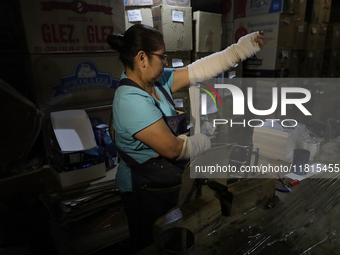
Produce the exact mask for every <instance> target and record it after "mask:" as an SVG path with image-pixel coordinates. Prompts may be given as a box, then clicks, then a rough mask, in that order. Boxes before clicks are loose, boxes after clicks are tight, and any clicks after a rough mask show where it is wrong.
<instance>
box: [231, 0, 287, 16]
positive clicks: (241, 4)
mask: <svg viewBox="0 0 340 255" xmlns="http://www.w3.org/2000/svg"><path fill="white" fill-rule="evenodd" d="M290 6H291V5H290V0H264V1H260V0H255V1H254V0H238V1H237V7H236V18H245V17H251V16H258V15H267V14H271V13H283V12H289V11H291V10H290Z"/></svg>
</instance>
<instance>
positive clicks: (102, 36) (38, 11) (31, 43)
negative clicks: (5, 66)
mask: <svg viewBox="0 0 340 255" xmlns="http://www.w3.org/2000/svg"><path fill="white" fill-rule="evenodd" d="M21 9H22V19H23V23H24V29H25V33H26V38H27V39H26V40H27V44H28V49H29V52H30V53H34V54H40V53H57V52H58V53H60V52H96V51H111V50H112V49H111V48H110V47H109V45H108V44H107V42H106V37H107V35H109V34H111V33H124V31H125V19H124V2H123V1H121V0H112V1H104V0H87V1H86V2H85V1H72V0H55V1H47V0H45V1H25V0H21Z"/></svg>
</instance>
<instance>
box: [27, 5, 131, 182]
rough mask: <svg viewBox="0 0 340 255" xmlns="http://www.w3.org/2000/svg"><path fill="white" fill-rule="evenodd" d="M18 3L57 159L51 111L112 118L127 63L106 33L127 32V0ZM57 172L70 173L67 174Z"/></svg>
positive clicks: (46, 134)
mask: <svg viewBox="0 0 340 255" xmlns="http://www.w3.org/2000/svg"><path fill="white" fill-rule="evenodd" d="M20 8H21V13H22V20H23V26H24V30H25V35H26V42H27V48H28V58H29V59H30V66H31V69H32V72H31V76H32V88H33V94H34V96H35V101H36V104H37V105H38V107H39V109H40V110H41V111H42V112H43V113H44V115H45V117H44V120H43V123H42V133H43V138H44V143H45V147H46V153H47V157H48V159H50V161H51V162H53V156H52V155H53V153H52V151H53V146H52V144H51V137H53V133H54V132H53V130H52V129H51V121H50V113H51V112H56V111H63V110H74V109H84V110H85V111H86V112H87V114H88V116H89V117H90V120H91V124H92V125H93V126H96V125H100V124H108V122H109V119H110V113H111V111H112V110H111V109H112V108H111V107H112V99H113V96H114V92H115V88H116V86H117V84H118V81H119V78H120V75H121V72H122V71H123V65H122V64H121V62H120V61H119V59H118V54H117V53H116V52H114V51H113V50H112V49H111V48H110V47H109V45H108V44H107V42H106V37H107V35H108V34H110V33H124V31H125V22H124V2H123V1H122V0H113V1H110V2H107V1H105V2H104V1H97V0H89V1H87V2H81V1H79V2H69V3H66V2H62V1H53V2H50V1H43V2H34V3H28V2H27V1H20ZM79 172H80V171H79ZM95 172H96V173H98V171H95ZM57 174H58V175H65V178H67V173H57ZM80 174H81V172H80ZM104 175H105V165H104ZM98 177H100V176H97V175H96V174H94V175H93V176H89V180H90V179H91V178H92V179H93V178H98Z"/></svg>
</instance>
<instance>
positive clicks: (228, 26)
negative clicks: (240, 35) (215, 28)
mask: <svg viewBox="0 0 340 255" xmlns="http://www.w3.org/2000/svg"><path fill="white" fill-rule="evenodd" d="M233 38H234V22H228V23H224V22H222V36H221V50H224V49H225V48H227V47H229V46H230V45H232V44H233V43H234V39H233Z"/></svg>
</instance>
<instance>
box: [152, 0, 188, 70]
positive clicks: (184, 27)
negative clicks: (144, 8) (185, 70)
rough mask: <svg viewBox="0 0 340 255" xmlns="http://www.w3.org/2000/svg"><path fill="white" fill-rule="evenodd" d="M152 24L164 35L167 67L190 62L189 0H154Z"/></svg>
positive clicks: (184, 64) (179, 65)
mask: <svg viewBox="0 0 340 255" xmlns="http://www.w3.org/2000/svg"><path fill="white" fill-rule="evenodd" d="M152 15H153V25H154V27H155V28H156V29H157V30H159V31H161V32H162V34H163V36H164V41H165V47H166V51H167V55H168V58H167V59H168V67H173V68H179V67H183V66H186V65H188V64H190V63H191V50H192V9H191V5H190V0H183V1H175V0H154V1H153V7H152Z"/></svg>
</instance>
